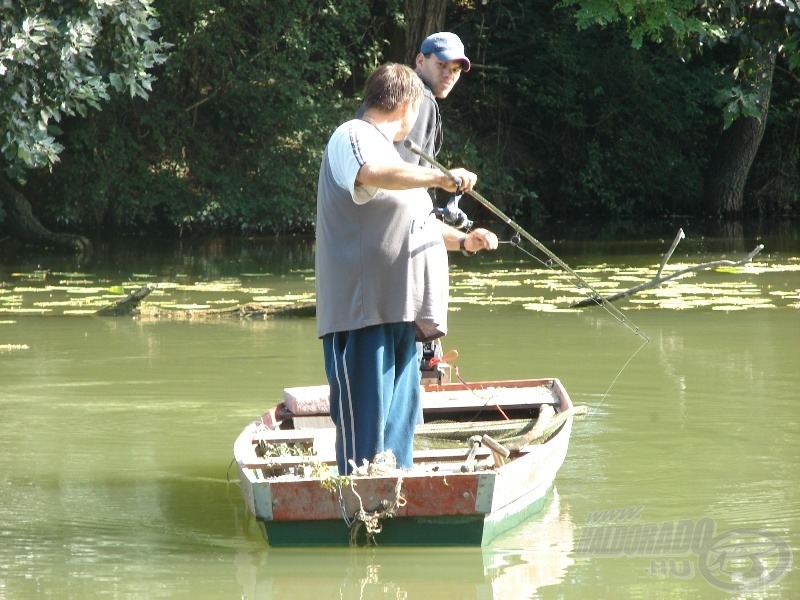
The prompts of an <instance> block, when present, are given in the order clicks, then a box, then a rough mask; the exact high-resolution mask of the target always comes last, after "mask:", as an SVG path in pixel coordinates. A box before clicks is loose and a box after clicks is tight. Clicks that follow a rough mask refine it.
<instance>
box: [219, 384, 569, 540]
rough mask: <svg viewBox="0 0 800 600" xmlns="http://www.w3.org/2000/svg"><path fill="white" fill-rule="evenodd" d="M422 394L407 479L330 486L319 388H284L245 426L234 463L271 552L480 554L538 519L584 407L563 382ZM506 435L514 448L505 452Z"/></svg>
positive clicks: (372, 469) (358, 477)
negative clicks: (396, 549) (336, 549)
mask: <svg viewBox="0 0 800 600" xmlns="http://www.w3.org/2000/svg"><path fill="white" fill-rule="evenodd" d="M423 390H424V393H423V402H422V404H423V416H424V424H422V425H418V426H417V433H416V435H415V450H414V466H413V467H412V468H411V469H409V470H398V469H392V468H391V465H389V466H387V465H385V464H380V463H376V464H372V465H365V466H363V467H362V468H360V469H358V471H357V472H356V473H354V474H353V475H352V476H348V477H343V476H339V475H338V472H337V468H336V460H335V453H334V439H335V429H334V426H333V422H332V421H331V419H330V416H329V415H328V398H327V394H328V388H327V386H312V387H307V388H288V389H286V390H285V391H284V401H283V402H281V403H279V404H278V405H277V406H275V407H274V408H272V409H270V410H268V411H267V412H266V413H264V414H263V415H262V416H261V417H259V418H258V419H256V420H255V421H254V422H252V423H250V424H249V425H248V426H247V427H245V429H244V431H242V433H241V434H240V435H239V437H238V439H237V440H236V442H235V444H234V458H235V461H236V464H237V468H238V472H239V478H240V484H241V488H242V494H243V495H244V499H245V502H246V503H247V506H248V507H249V509H250V511H251V512H252V513H253V515H255V517H256V519H257V520H258V521H260V522H261V523H262V524H263V526H264V529H265V532H266V537H267V541H268V543H269V544H270V545H271V546H338V545H343V546H346V545H348V544H350V545H358V544H361V543H375V544H378V545H382V546H484V545H486V544H488V543H489V542H490V541H491V540H492V539H493V538H494V537H495V536H497V535H499V534H500V533H502V532H504V531H506V530H508V529H510V528H512V527H514V526H515V525H517V524H519V523H520V522H522V521H523V520H525V519H526V518H528V517H529V516H531V515H533V514H535V513H536V512H538V511H540V510H541V508H542V506H543V504H544V500H545V497H546V495H547V492H548V490H549V489H550V488H551V486H552V485H553V481H554V479H555V477H556V473H557V472H558V470H559V468H560V467H561V465H562V463H563V462H564V458H565V457H566V454H567V448H568V445H569V438H570V433H571V431H572V422H573V416H574V415H575V414H576V412H578V413H580V412H581V411H580V410H579V409H581V408H582V407H574V406H573V404H572V402H571V400H570V397H569V395H568V394H567V391H566V389H565V388H564V386H563V385H562V384H561V382H560V381H559V380H558V379H552V378H550V379H527V380H511V381H484V382H478V383H463V382H462V383H437V382H434V383H428V384H426V385H424V386H423ZM546 415H550V417H549V421H546V420H545V416H546ZM509 429H515V431H514V433H515V434H517V435H518V436H521V437H519V438H518V439H517V440H516V441H515V440H510V441H509V440H505V441H504V439H502V438H503V435H504V434H503V430H509ZM454 434H456V435H454ZM442 436H444V437H445V438H450V437H459V436H460V437H461V441H460V442H459V441H450V440H448V439H445V440H441V439H439V438H441V437H442ZM426 440H427V441H426Z"/></svg>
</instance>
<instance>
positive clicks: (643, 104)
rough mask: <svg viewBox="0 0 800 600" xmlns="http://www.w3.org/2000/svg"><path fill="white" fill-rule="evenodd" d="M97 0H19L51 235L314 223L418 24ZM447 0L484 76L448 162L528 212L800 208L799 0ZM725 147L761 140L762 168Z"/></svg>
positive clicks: (8, 19)
mask: <svg viewBox="0 0 800 600" xmlns="http://www.w3.org/2000/svg"><path fill="white" fill-rule="evenodd" d="M84 4H85V6H86V7H88V8H81V9H79V8H78V6H84ZM84 4H80V5H77V4H73V3H52V2H37V1H35V0H25V1H21V2H0V17H2V23H3V25H2V28H0V78H2V79H3V81H4V83H5V84H6V87H4V88H3V90H2V91H0V106H2V107H3V109H4V110H3V115H4V117H3V120H2V123H3V134H4V135H3V141H2V143H3V148H2V149H3V157H4V158H3V159H2V163H1V164H0V167H2V169H3V172H4V173H5V176H6V177H8V178H9V180H13V181H14V185H15V188H14V189H16V190H19V191H21V192H22V194H24V197H25V198H26V199H27V200H28V201H30V204H31V205H32V207H33V213H34V214H35V215H36V216H37V217H38V218H39V219H40V220H41V222H42V223H44V224H45V225H46V226H47V227H48V228H50V229H53V230H58V231H71V232H75V233H81V234H84V235H85V234H86V233H87V232H92V234H93V235H97V236H111V235H120V234H124V235H167V236H177V235H188V234H204V233H207V232H209V231H212V230H215V231H220V230H222V231H230V232H236V233H243V234H251V233H257V232H265V233H285V232H298V231H310V230H312V229H313V223H314V218H315V203H316V191H315V190H316V181H317V172H318V165H319V161H320V158H321V155H322V150H323V147H324V144H325V141H326V140H327V138H328V136H329V134H330V133H331V131H332V130H333V128H334V127H335V126H336V125H338V124H339V123H340V122H341V121H342V120H344V119H346V118H348V117H349V116H351V115H352V114H353V113H354V111H355V108H356V107H357V106H358V104H359V101H360V99H359V95H360V89H361V84H362V82H363V80H364V77H365V75H366V74H367V73H368V72H369V71H370V70H371V69H372V68H373V67H374V66H375V65H376V64H378V63H380V62H382V61H384V60H387V58H389V57H392V56H397V55H404V54H406V52H405V50H406V49H403V50H404V51H403V52H401V51H400V50H399V49H398V48H393V47H391V45H390V44H388V43H387V42H386V39H388V38H389V37H390V36H389V34H388V33H387V31H389V30H391V29H392V28H395V29H397V28H400V29H402V28H403V27H406V26H409V30H411V27H410V24H411V23H412V22H413V21H414V19H415V18H416V17H415V16H414V15H409V14H406V15H404V14H402V12H401V10H402V7H403V6H404V5H403V3H400V2H399V0H390V1H389V2H383V3H365V2H361V1H360V0H338V1H333V0H301V1H293V2H288V1H286V0H271V1H270V2H269V3H266V4H265V3H263V2H254V1H250V0H236V1H234V2H220V1H218V0H193V1H192V2H184V1H180V0H152V2H145V1H138V0H115V1H106V2H87V3H84ZM151 5H152V6H151ZM446 6H447V12H446V16H445V22H444V24H443V26H442V28H444V29H449V30H453V31H457V32H458V33H459V34H460V35H461V37H462V39H464V41H465V42H466V45H467V48H468V54H469V56H470V57H471V58H473V64H474V68H473V70H472V71H471V72H470V73H468V74H465V75H464V76H463V77H462V79H461V82H460V83H459V84H458V87H457V88H456V90H455V91H454V93H453V94H452V95H451V97H450V98H448V99H447V100H445V101H443V102H442V103H441V107H442V113H443V119H444V123H445V129H446V131H445V134H446V139H445V151H444V152H443V153H442V155H441V158H442V161H443V162H444V163H445V164H464V165H466V166H468V167H470V168H472V169H473V170H475V171H476V172H478V174H479V176H480V184H479V188H480V190H481V192H482V193H483V194H484V195H485V196H487V197H488V198H490V199H491V200H492V201H493V202H494V203H495V204H496V205H497V206H499V207H500V208H502V209H503V210H504V211H506V212H507V213H508V214H509V215H510V216H511V217H512V218H514V219H517V220H520V221H521V222H523V223H525V222H529V221H531V220H534V219H537V218H539V217H541V216H544V215H550V216H555V217H563V218H576V217H585V216H591V217H593V218H600V217H630V216H638V217H646V218H658V217H660V216H664V215H671V214H678V213H679V214H691V215H706V214H718V213H719V214H731V215H734V216H743V215H752V214H756V213H758V214H761V215H767V214H783V215H794V216H796V215H798V213H800V166H798V165H800V161H799V160H798V159H799V158H800V146H799V144H800V138H798V135H797V131H798V127H800V104H798V103H799V102H800V100H798V98H800V94H799V93H798V90H799V89H800V84H799V83H798V79H797V67H798V55H797V41H798V31H800V17H798V11H797V4H796V2H794V1H793V0H788V1H787V2H780V3H777V2H773V3H764V2H755V3H732V2H731V3H717V4H713V5H712V4H711V3H708V2H699V1H698V2H697V3H693V2H688V3H677V2H672V1H670V0H661V1H656V2H651V3H645V4H630V3H619V2H614V1H608V2H606V1H602V2H601V1H600V0H568V1H565V2H562V3H556V2H555V1H554V0H523V1H515V2H510V1H506V0H498V1H496V2H489V3H477V2H470V1H466V0H459V1H457V2H456V1H451V2H447V3H446ZM737 6H740V8H742V9H744V8H747V9H748V11H749V12H746V11H745V12H736V10H735V9H736V7H737ZM153 9H155V10H153ZM81 11H82V12H81ZM626 11H629V12H626ZM630 11H633V12H630ZM156 14H157V15H158V21H156V20H155V16H156ZM747 15H750V16H751V17H752V18H750V19H749V20H748V19H747V18H745V17H747ZM734 16H736V17H737V18H736V19H733V17H734ZM756 16H757V17H758V19H756V18H755V17H756ZM79 25H80V26H79ZM77 30H80V31H83V32H84V34H83V35H81V36H77V37H76V34H74V31H77ZM70 32H73V33H70ZM391 39H393V40H394V39H395V38H394V37H392V38H391ZM418 42H419V40H414V41H408V42H407V44H410V45H411V46H416V45H417V44H418ZM712 42H713V44H712ZM759 49H761V50H764V52H761V53H759ZM700 50H707V51H706V52H704V53H700ZM773 50H774V51H773ZM71 53H72V54H71ZM765 55H766V56H768V57H772V60H773V63H772V64H773V67H774V69H773V70H772V71H771V72H770V80H769V91H770V92H771V95H770V96H768V97H766V98H765V97H764V95H763V93H762V92H763V89H764V85H766V82H765V80H763V78H762V79H759V78H758V73H760V72H762V71H759V68H760V67H759V63H758V60H760V59H763V57H764V56H765ZM62 56H72V57H73V58H72V59H71V60H70V61H61V60H60V57H62ZM165 57H166V58H165ZM761 67H763V63H761ZM759 86H760V87H759ZM65 90H68V91H69V93H67V94H65V93H64V91H65ZM759 94H761V95H759ZM764 102H768V103H769V111H767V110H766V106H765V105H764ZM737 123H740V124H743V127H744V126H745V125H748V123H749V124H750V125H752V124H753V123H755V124H756V125H757V127H756V129H759V130H760V131H761V134H760V136H763V137H759V138H758V140H759V141H760V145H759V143H756V144H755V146H753V145H752V144H750V146H747V147H745V141H742V140H731V137H730V132H731V131H733V130H735V129H736V128H737ZM762 125H763V126H762ZM753 131H754V130H753V128H752V126H751V127H750V129H749V130H747V131H746V132H745V133H748V134H753ZM751 138H752V135H751ZM751 141H752V140H751ZM720 147H724V148H726V149H728V150H730V149H733V150H734V151H740V152H745V151H746V152H748V153H752V155H753V156H752V167H751V168H750V169H749V174H748V172H747V171H745V173H744V179H742V178H741V173H737V174H727V173H726V171H725V168H724V161H722V162H721V160H722V159H720V157H719V156H718V150H719V148H720ZM715 174H721V175H720V177H717V180H718V179H722V182H721V183H720V181H717V180H715V178H714V177H711V176H710V175H715ZM737 177H738V179H737ZM734 180H735V181H734ZM740 180H741V181H740ZM23 181H25V182H26V183H25V184H24V186H23V185H22V182H23ZM715 186H716V187H715ZM724 186H728V187H729V188H730V190H728V191H731V192H732V193H740V204H739V205H738V206H737V205H736V203H735V202H734V203H733V204H731V203H727V204H726V202H727V201H726V200H722V199H720V198H721V196H719V193H720V190H721V189H722V188H723V187H724ZM737 186H738V187H737ZM726 189H727V188H726ZM715 194H716V196H715ZM8 196H9V192H8V188H7V187H6V186H2V188H0V197H2V200H3V207H4V208H5V211H3V210H2V209H0V228H2V227H5V228H10V227H11V224H12V223H11V219H10V216H11V214H10V212H9V211H10V208H9V207H10V206H11V204H9V203H8V201H7V198H8ZM710 198H711V199H712V200H709V199H710ZM14 206H19V200H18V199H17V201H16V203H15V204H14ZM465 208H469V206H467V207H465ZM474 212H477V210H476V211H474ZM474 216H479V215H474Z"/></svg>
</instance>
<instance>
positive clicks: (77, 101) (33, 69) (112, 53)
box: [0, 0, 164, 181]
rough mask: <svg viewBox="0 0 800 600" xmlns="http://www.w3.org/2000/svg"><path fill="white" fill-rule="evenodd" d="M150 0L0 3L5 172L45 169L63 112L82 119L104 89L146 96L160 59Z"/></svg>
mask: <svg viewBox="0 0 800 600" xmlns="http://www.w3.org/2000/svg"><path fill="white" fill-rule="evenodd" d="M155 16H156V15H155V12H154V10H153V8H152V6H151V3H150V1H149V0H94V1H91V2H51V1H47V0H3V1H2V2H0V79H1V80H2V87H0V115H1V116H0V129H2V132H3V134H4V135H3V139H2V147H1V148H0V150H1V151H2V155H3V158H4V165H3V166H4V168H5V173H6V174H7V175H8V176H10V177H11V178H13V179H16V180H18V181H23V180H24V179H25V170H26V169H36V168H41V167H52V166H53V164H55V162H56V161H57V160H58V155H59V153H60V152H61V151H62V150H63V146H62V145H61V143H59V142H58V141H57V139H56V138H57V136H58V135H59V134H60V133H61V130H60V128H59V127H58V125H57V124H58V123H59V122H60V121H61V120H62V118H64V117H65V116H72V115H80V116H82V117H86V116H87V114H88V111H89V110H90V109H92V108H94V109H97V110H99V109H100V103H101V102H105V101H108V100H109V98H110V94H111V91H112V90H114V91H117V92H128V93H129V94H130V95H131V96H139V97H142V98H147V96H148V92H149V91H150V90H151V89H152V82H153V79H154V77H153V74H152V71H151V69H152V68H153V67H154V66H155V65H157V64H158V63H160V62H162V61H163V60H164V55H163V50H164V44H163V43H162V42H159V41H156V40H154V39H153V31H154V30H155V29H157V28H158V21H156V18H155Z"/></svg>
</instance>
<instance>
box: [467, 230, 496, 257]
mask: <svg viewBox="0 0 800 600" xmlns="http://www.w3.org/2000/svg"><path fill="white" fill-rule="evenodd" d="M464 249H465V250H466V251H467V252H478V251H479V250H497V236H496V235H495V234H493V233H492V232H491V231H489V230H488V229H483V228H482V227H478V228H477V229H473V230H472V231H470V232H469V233H468V234H467V237H466V238H465V239H464Z"/></svg>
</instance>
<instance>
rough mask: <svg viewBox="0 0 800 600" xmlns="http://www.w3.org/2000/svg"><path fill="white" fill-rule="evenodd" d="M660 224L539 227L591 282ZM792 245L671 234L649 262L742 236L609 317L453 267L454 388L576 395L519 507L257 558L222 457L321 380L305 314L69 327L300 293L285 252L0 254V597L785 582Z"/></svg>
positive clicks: (634, 594)
mask: <svg viewBox="0 0 800 600" xmlns="http://www.w3.org/2000/svg"><path fill="white" fill-rule="evenodd" d="M687 233H689V232H687ZM673 235H674V231H671V230H667V231H665V232H664V234H663V239H657V238H654V237H650V238H648V239H634V238H625V239H606V240H604V241H594V242H591V241H585V240H586V239H590V238H589V237H578V236H576V237H575V240H583V241H574V242H569V241H564V242H560V241H559V242H552V241H551V240H545V239H543V238H540V239H543V241H545V243H547V244H548V245H549V246H550V247H551V248H552V249H553V250H554V251H556V252H557V253H558V254H559V256H560V257H561V258H563V259H565V260H567V262H568V263H569V264H570V265H572V266H573V268H575V269H576V270H578V272H579V273H580V275H581V277H583V278H585V279H586V280H587V281H589V282H590V283H591V285H592V286H593V287H595V288H596V289H598V290H601V291H602V292H603V293H605V292H607V291H608V290H610V289H611V288H612V287H614V286H616V287H615V289H624V288H627V287H630V286H632V285H636V284H637V283H640V282H642V281H643V280H646V279H647V278H649V277H652V275H654V274H655V271H656V270H657V268H658V264H659V262H660V259H661V256H662V254H663V253H664V252H665V251H666V250H667V249H668V248H669V245H670V243H671V241H672V236H673ZM799 240H800V236H798V235H797V230H796V229H791V228H790V229H788V230H781V231H780V232H779V233H773V234H770V233H769V232H767V233H764V234H762V235H761V236H760V237H758V238H757V236H755V235H751V236H749V237H748V236H743V237H736V236H735V237H733V238H716V237H709V236H704V237H702V238H700V239H694V240H693V239H692V237H691V235H689V237H688V238H687V239H686V240H684V241H682V242H681V243H680V244H679V246H678V250H677V251H676V252H675V254H674V255H673V257H672V258H671V260H670V262H669V263H668V265H667V267H666V268H665V273H669V272H671V271H676V270H678V269H680V268H685V267H689V266H691V265H696V264H699V263H703V262H710V261H716V260H721V259H727V260H734V261H735V260H738V259H740V258H742V257H743V256H745V255H747V253H748V252H750V251H751V250H752V249H753V248H754V247H755V245H756V244H757V243H764V244H765V249H764V250H763V251H762V252H761V253H759V254H758V255H757V256H756V257H755V259H754V261H753V263H752V264H750V265H747V266H745V267H736V268H718V269H714V270H704V271H699V272H697V273H693V274H688V275H687V276H685V277H683V278H679V279H677V280H674V281H670V282H668V283H667V284H665V285H664V286H663V287H662V288H661V289H659V290H648V291H645V292H642V293H640V294H637V295H635V296H633V297H631V298H629V299H625V300H621V301H619V302H618V303H617V304H616V306H617V307H618V308H619V309H620V312H621V314H622V315H623V316H624V318H625V320H626V322H627V323H628V324H629V325H630V324H633V326H634V327H633V328H631V327H629V326H625V325H623V324H621V323H620V322H619V320H618V318H619V315H615V314H609V313H608V312H606V311H604V310H602V309H601V308H598V307H594V308H589V309H581V310H568V306H569V304H570V302H572V301H573V300H578V299H580V298H581V297H582V296H583V295H584V294H585V293H586V292H585V290H584V291H580V290H577V289H576V287H575V285H574V281H572V280H571V278H570V277H564V276H563V275H560V274H558V273H553V272H552V271H550V270H549V269H548V268H547V267H546V266H543V265H542V264H540V263H538V262H536V261H531V260H529V259H528V257H526V256H525V255H523V254H521V253H520V252H519V251H518V250H515V249H513V248H511V247H508V246H506V247H504V248H503V249H502V250H501V252H500V253H499V254H497V255H492V256H489V255H486V256H480V257H477V258H466V257H462V256H460V255H458V256H453V269H452V278H453V280H452V283H453V296H454V302H453V311H452V313H451V333H450V335H448V336H447V338H446V340H445V344H444V345H445V349H449V348H454V349H457V350H458V352H459V355H460V356H459V359H458V361H457V363H456V364H457V366H458V369H459V374H460V376H461V377H463V378H464V379H466V380H480V379H505V378H525V377H538V376H555V377H559V378H560V379H561V380H562V381H563V382H564V384H565V385H566V387H567V389H568V390H569V391H570V394H571V395H572V398H573V400H574V401H575V402H576V403H577V404H586V405H588V406H589V407H590V408H591V409H592V411H591V413H590V415H589V416H588V417H587V418H586V419H583V420H580V421H576V422H575V427H574V429H573V437H572V440H571V443H570V449H569V454H568V456H567V460H566V462H565V464H564V467H563V468H562V469H561V471H560V472H559V475H558V477H557V479H556V487H555V489H554V490H553V491H552V492H551V493H550V496H549V498H548V502H547V504H546V506H545V509H544V511H543V512H542V513H541V514H540V515H538V516H537V517H536V518H533V519H530V520H529V521H527V522H525V523H524V524H523V525H521V526H520V527H518V528H516V529H514V530H513V531H511V532H509V533H508V534H506V535H504V536H502V537H500V538H499V539H497V540H496V541H495V542H494V543H493V544H492V545H491V546H489V547H488V548H484V549H480V550H478V549H459V548H456V549H442V550H436V549H403V550H397V549H389V548H381V547H377V548H356V549H339V550H324V549H320V550H276V549H270V548H269V547H268V546H267V545H266V543H265V541H264V539H263V536H262V534H261V532H260V530H259V528H258V526H257V525H256V524H255V522H254V521H253V519H252V517H251V516H249V515H248V514H247V512H246V509H245V505H244V502H243V501H242V498H241V496H240V493H239V489H238V485H237V484H236V482H235V481H234V480H233V479H231V478H235V470H234V469H232V468H231V467H230V463H231V459H232V444H233V441H234V439H235V438H236V436H237V435H238V433H239V432H240V431H241V429H242V428H243V427H244V425H245V424H247V423H248V422H249V421H251V420H252V419H253V418H255V417H256V416H257V415H259V414H260V413H261V412H262V411H263V410H264V409H265V408H267V407H269V406H270V405H271V404H273V403H274V402H275V401H277V399H279V398H280V397H281V391H282V389H283V388H284V387H288V386H292V385H304V384H313V383H322V382H324V375H323V370H322V360H321V348H320V344H319V342H318V341H317V340H316V338H315V334H314V331H315V329H314V321H313V319H308V318H293V319H273V320H252V319H251V320H241V319H238V318H237V319H234V318H230V317H215V318H213V319H204V320H200V319H195V320H176V319H170V318H155V317H150V318H147V317H145V318H136V319H133V318H128V317H117V318H102V317H96V316H91V315H90V314H88V313H91V312H92V311H94V310H96V309H97V307H99V306H104V305H107V304H109V303H111V302H114V301H115V300H116V299H119V298H120V297H122V296H123V295H124V294H125V293H127V292H130V291H132V290H133V289H135V288H136V287H137V286H141V285H144V284H145V283H152V284H155V291H154V292H153V293H152V294H151V295H150V296H149V297H148V298H147V299H146V300H145V305H158V306H161V307H162V308H163V309H164V310H167V311H181V310H191V309H198V308H201V307H203V308H207V309H214V308H223V307H226V306H230V305H235V304H240V303H244V302H249V301H255V302H261V303H265V304H280V303H283V302H288V301H295V300H302V299H306V298H308V297H309V296H308V294H310V293H313V249H312V247H311V244H310V243H309V241H308V240H302V239H288V240H277V241H276V240H267V241H263V240H262V241H252V240H251V241H245V242H232V241H217V242H214V243H205V244H198V245H194V246H191V247H179V246H175V247H168V248H165V247H163V246H162V248H161V249H157V250H154V249H149V248H141V249H134V250H129V251H126V252H119V251H114V250H109V249H107V248H101V249H99V251H98V253H97V255H96V256H95V258H94V260H93V261H92V262H90V263H88V264H83V265H81V264H77V263H75V262H74V261H72V260H71V259H68V258H64V257H59V256H53V255H37V256H31V255H29V256H23V257H15V258H9V257H5V258H3V259H2V260H0V599H5V598H13V599H17V598H20V599H26V598H101V597H107V598H157V597H168V598H190V597H191V598H248V599H254V598H259V599H266V598H315V599H319V598H436V599H438V598H459V599H460V598H464V599H466V598H476V599H478V598H480V599H483V598H510V599H517V598H570V599H572V598H592V599H594V598H623V597H624V598H657V597H658V598H662V597H671V598H689V597H691V598H726V597H737V596H741V597H746V598H749V597H753V598H792V597H798V596H800V575H798V570H797V562H798V555H800V532H799V529H800V494H798V492H797V490H798V489H799V488H800V469H798V467H799V466H800V434H798V431H799V430H798V415H800V409H798V405H797V402H798V398H799V397H800V395H798V391H797V390H798V389H799V388H800V375H799V374H798V373H800V361H799V360H798V348H800V258H799V257H800V241H799ZM553 308H556V309H558V310H553ZM637 329H638V330H639V331H641V332H643V334H644V335H646V336H647V338H649V342H647V343H646V344H643V337H641V336H638V335H637V334H636V333H635V331H636V330H637ZM612 384H613V385H612ZM609 388H610V389H609ZM607 391H608V393H606V392H607ZM619 532H627V533H628V534H633V535H634V538H635V535H639V538H635V539H639V540H648V539H649V540H653V539H657V542H658V543H655V542H653V543H647V542H646V541H640V542H638V543H630V544H628V545H627V546H620V545H619V544H617V545H615V543H614V536H615V535H617V534H618V533H619ZM709 532H710V533H711V534H713V536H714V540H715V545H714V546H713V548H712V551H709V550H699V549H698V548H696V547H694V546H693V545H692V542H691V540H692V539H694V538H692V536H695V537H701V536H702V535H706V534H708V533H709ZM648 536H650V537H648ZM653 536H656V538H654V537H653ZM629 539H630V538H629ZM378 541H379V540H378ZM754 573H761V575H762V578H761V579H758V578H757V577H756V576H755V575H754ZM746 585H749V586H750V587H751V588H753V589H755V591H754V592H748V591H747V589H748V588H746V587H745V586H746ZM731 592H733V596H732V595H731Z"/></svg>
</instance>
